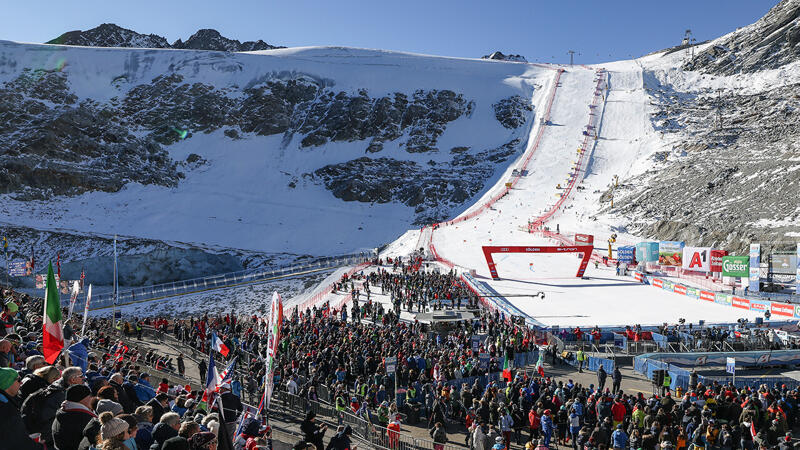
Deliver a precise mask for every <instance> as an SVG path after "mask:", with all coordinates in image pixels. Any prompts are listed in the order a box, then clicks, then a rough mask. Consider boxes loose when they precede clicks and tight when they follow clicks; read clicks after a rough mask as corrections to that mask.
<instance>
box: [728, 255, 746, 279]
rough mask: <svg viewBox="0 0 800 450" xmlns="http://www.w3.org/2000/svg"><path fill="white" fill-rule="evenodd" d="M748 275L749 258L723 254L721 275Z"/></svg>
mask: <svg viewBox="0 0 800 450" xmlns="http://www.w3.org/2000/svg"><path fill="white" fill-rule="evenodd" d="M749 275H750V260H749V258H748V257H747V256H723V257H722V276H723V277H747V276H749Z"/></svg>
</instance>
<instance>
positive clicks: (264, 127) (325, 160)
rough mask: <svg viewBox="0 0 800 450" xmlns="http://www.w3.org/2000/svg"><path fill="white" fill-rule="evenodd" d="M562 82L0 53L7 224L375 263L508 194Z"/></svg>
mask: <svg viewBox="0 0 800 450" xmlns="http://www.w3.org/2000/svg"><path fill="white" fill-rule="evenodd" d="M187 42H188V41H187ZM554 73H555V71H554V70H553V69H551V68H548V67H540V66H535V65H526V64H510V63H505V62H498V61H482V60H469V59H456V58H443V57H431V56H424V55H413V54H405V53H397V52H386V51H379V50H365V49H352V48H325V47H315V48H295V49H282V50H267V51H261V52H254V53H230V52H228V53H226V52H210V51H196V50H174V49H130V48H89V47H71V46H63V45H35V44H19V43H14V42H0V89H1V90H2V93H0V119H2V120H0V123H2V125H0V139H2V140H3V142H4V143H5V144H6V145H4V146H3V148H2V150H0V152H2V153H0V191H2V196H1V197H0V198H2V200H0V217H1V218H0V221H2V222H7V223H12V224H15V225H20V226H27V227H32V228H37V229H45V230H53V229H55V228H61V229H69V230H71V232H73V233H74V232H77V233H99V234H104V235H111V234H113V233H119V234H122V235H126V236H129V237H138V238H145V239H158V240H165V241H179V242H183V243H202V244H204V245H209V246H214V247H218V248H225V247H228V248H236V249H246V250H251V251H265V252H289V253H299V254H317V255H320V254H337V253H344V252H348V251H351V250H354V249H357V248H370V247H376V246H379V245H381V244H384V243H386V242H389V241H391V240H392V239H393V238H395V237H396V236H398V235H400V234H401V233H402V232H403V231H405V230H406V229H408V228H409V227H412V226H413V225H414V224H421V223H427V222H431V221H435V220H442V219H445V218H447V217H450V216H452V215H454V214H456V213H458V212H459V210H461V209H464V208H466V207H467V206H469V205H470V203H471V202H472V201H474V199H476V198H477V197H479V196H480V195H481V194H482V192H484V191H485V190H486V189H487V188H488V186H490V185H492V184H493V183H494V182H495V181H497V180H498V178H499V176H500V174H501V173H502V171H503V170H504V169H505V167H506V165H507V164H508V162H509V161H511V160H513V158H514V157H515V156H516V155H519V154H520V153H521V152H522V151H523V149H524V147H525V143H526V140H527V136H528V132H529V129H530V127H531V125H532V123H533V122H534V120H533V118H534V116H535V110H534V97H535V96H536V95H537V93H538V91H539V89H538V88H539V87H540V86H541V85H542V84H544V83H547V82H549V80H551V79H552V78H553V74H554ZM322 236H324V238H321V237H322Z"/></svg>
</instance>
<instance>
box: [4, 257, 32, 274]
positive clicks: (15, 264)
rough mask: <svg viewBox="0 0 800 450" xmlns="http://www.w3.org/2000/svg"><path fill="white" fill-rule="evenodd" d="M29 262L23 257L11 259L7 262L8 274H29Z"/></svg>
mask: <svg viewBox="0 0 800 450" xmlns="http://www.w3.org/2000/svg"><path fill="white" fill-rule="evenodd" d="M29 268H30V264H28V261H25V260H24V259H19V260H16V261H11V262H10V263H8V276H11V277H24V276H26V275H30V271H29V270H28V269H29Z"/></svg>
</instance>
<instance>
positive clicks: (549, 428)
mask: <svg viewBox="0 0 800 450" xmlns="http://www.w3.org/2000/svg"><path fill="white" fill-rule="evenodd" d="M551 416H552V413H551V411H550V410H549V409H545V410H544V414H542V419H541V422H542V436H543V437H544V445H545V447H550V439H551V438H552V437H553V418H552V417H551Z"/></svg>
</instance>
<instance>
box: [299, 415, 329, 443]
mask: <svg viewBox="0 0 800 450" xmlns="http://www.w3.org/2000/svg"><path fill="white" fill-rule="evenodd" d="M315 417H316V414H315V413H314V411H309V412H307V413H306V419H305V420H304V421H303V423H301V424H300V431H302V432H303V434H304V439H305V441H306V442H310V443H312V444H314V445H315V446H316V447H317V448H322V447H323V444H322V437H323V436H325V431H326V430H327V429H328V426H327V425H322V426H320V425H319V424H317V423H316V422H315V420H314V419H315Z"/></svg>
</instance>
